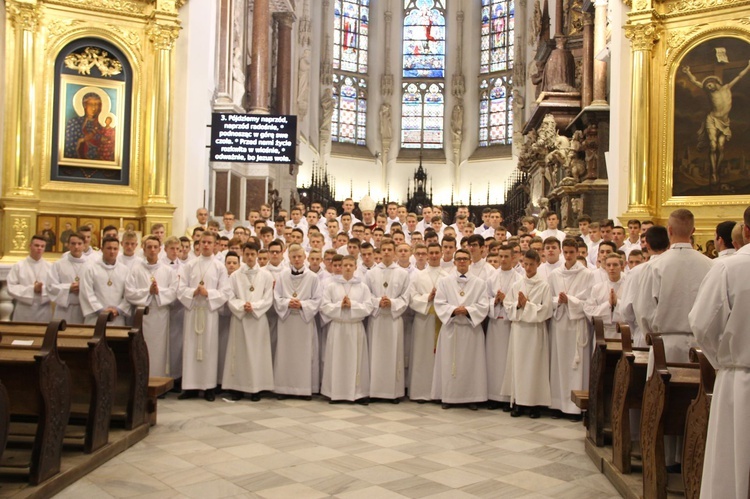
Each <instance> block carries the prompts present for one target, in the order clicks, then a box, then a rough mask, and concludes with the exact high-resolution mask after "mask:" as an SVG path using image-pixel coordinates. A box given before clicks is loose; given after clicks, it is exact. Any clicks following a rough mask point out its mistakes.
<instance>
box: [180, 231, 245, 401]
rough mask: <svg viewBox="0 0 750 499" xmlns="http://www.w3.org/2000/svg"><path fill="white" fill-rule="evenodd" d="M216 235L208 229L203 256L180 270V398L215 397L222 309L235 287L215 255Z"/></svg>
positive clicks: (202, 251) (201, 246) (210, 398)
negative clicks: (182, 283) (231, 286)
mask: <svg viewBox="0 0 750 499" xmlns="http://www.w3.org/2000/svg"><path fill="white" fill-rule="evenodd" d="M215 244H216V236H215V235H214V233H213V232H210V231H206V232H204V233H203V235H201V238H200V252H201V254H200V256H199V257H197V258H194V259H192V260H190V261H189V262H188V263H187V264H185V265H183V266H182V268H181V269H180V276H181V281H183V282H184V288H181V292H180V295H179V299H180V301H181V302H182V304H183V305H184V306H185V318H184V329H183V349H182V389H183V393H182V394H181V395H180V397H179V398H180V399H189V398H195V397H197V396H198V390H204V394H203V397H204V398H205V399H206V400H207V401H209V402H212V401H213V400H214V399H215V398H216V394H215V392H214V390H215V389H216V375H217V369H218V361H219V358H218V356H219V309H220V308H221V307H223V306H224V303H226V301H227V300H228V299H229V298H230V296H231V294H232V289H231V288H230V287H229V278H228V277H227V269H226V268H224V264H222V263H221V262H220V261H218V260H217V259H216V258H215V257H214V245H215Z"/></svg>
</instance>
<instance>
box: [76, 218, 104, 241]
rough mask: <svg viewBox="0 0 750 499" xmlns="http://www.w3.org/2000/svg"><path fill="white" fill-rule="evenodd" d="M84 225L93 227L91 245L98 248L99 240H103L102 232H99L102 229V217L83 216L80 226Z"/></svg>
mask: <svg viewBox="0 0 750 499" xmlns="http://www.w3.org/2000/svg"><path fill="white" fill-rule="evenodd" d="M84 225H86V226H88V227H90V228H91V246H92V247H94V248H98V247H99V241H100V240H101V234H100V232H99V231H100V230H101V219H99V218H86V217H81V221H80V225H79V227H83V226H84Z"/></svg>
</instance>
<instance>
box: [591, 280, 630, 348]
mask: <svg viewBox="0 0 750 499" xmlns="http://www.w3.org/2000/svg"><path fill="white" fill-rule="evenodd" d="M629 279H630V276H628V277H627V278H625V277H621V278H620V280H619V281H616V282H612V281H610V280H607V282H600V283H599V284H596V285H594V287H593V288H592V289H591V294H590V295H589V297H588V299H587V300H586V303H585V304H584V305H583V311H584V312H585V313H586V317H588V318H589V320H591V321H592V322H593V321H594V319H601V320H602V322H603V323H604V337H605V338H619V337H620V335H619V334H618V333H617V323H618V322H623V318H622V316H621V315H620V311H619V308H618V307H617V306H615V307H612V305H610V304H609V295H610V292H611V290H613V289H614V290H615V296H617V303H618V304H619V303H620V300H621V298H622V295H623V290H624V289H625V284H624V283H625V282H627V281H628V280H629Z"/></svg>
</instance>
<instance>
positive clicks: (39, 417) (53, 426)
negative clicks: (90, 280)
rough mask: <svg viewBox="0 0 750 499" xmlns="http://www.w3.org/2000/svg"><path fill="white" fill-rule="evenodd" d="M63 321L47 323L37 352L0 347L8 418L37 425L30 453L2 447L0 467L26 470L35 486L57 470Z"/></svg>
mask: <svg viewBox="0 0 750 499" xmlns="http://www.w3.org/2000/svg"><path fill="white" fill-rule="evenodd" d="M64 329H65V321H53V322H51V323H50V324H49V325H48V326H47V330H46V333H45V336H44V341H43V343H42V346H41V348H40V349H38V350H31V349H28V348H26V349H22V348H16V347H13V346H0V379H2V380H3V384H4V385H5V387H6V388H7V390H8V399H9V401H10V414H11V420H12V421H13V420H26V421H33V422H35V423H36V424H37V426H36V434H35V436H34V441H33V444H32V446H31V455H30V457H29V456H28V453H23V454H19V453H18V452H17V451H11V450H10V449H6V450H5V452H4V453H3V459H2V462H1V463H0V467H5V468H14V469H16V470H18V469H22V470H24V471H25V470H26V469H28V472H29V481H30V483H31V484H32V485H38V484H39V483H41V482H43V481H44V480H46V479H48V478H50V477H51V476H53V475H55V474H56V473H58V472H59V471H60V457H61V454H62V442H63V438H64V436H65V427H66V426H67V423H68V415H69V413H70V390H71V387H70V373H69V371H68V367H67V366H66V365H65V363H64V362H63V361H62V359H60V356H59V355H58V352H57V334H58V331H62V330H64Z"/></svg>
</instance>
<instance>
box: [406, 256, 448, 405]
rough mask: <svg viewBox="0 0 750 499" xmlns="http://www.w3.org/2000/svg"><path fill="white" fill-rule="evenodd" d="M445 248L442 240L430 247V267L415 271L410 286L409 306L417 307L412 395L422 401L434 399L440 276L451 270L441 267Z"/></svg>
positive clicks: (411, 363)
mask: <svg viewBox="0 0 750 499" xmlns="http://www.w3.org/2000/svg"><path fill="white" fill-rule="evenodd" d="M442 256H443V251H442V249H441V248H440V245H439V244H438V243H430V245H429V246H428V247H427V268H426V269H424V270H423V271H421V272H415V273H414V277H413V279H412V283H411V288H410V289H409V296H410V298H409V307H411V309H412V310H414V322H413V323H412V344H411V358H410V360H409V398H410V399H411V400H416V401H419V402H423V401H425V402H426V401H428V400H432V374H433V371H434V368H435V349H436V348H437V340H438V334H439V332H440V326H441V322H440V321H439V320H438V318H437V312H435V306H434V305H435V304H434V302H435V293H437V283H438V281H439V280H440V278H442V277H445V276H446V275H447V272H446V271H445V270H444V269H443V268H442V267H441V266H440V260H441V259H442Z"/></svg>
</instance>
